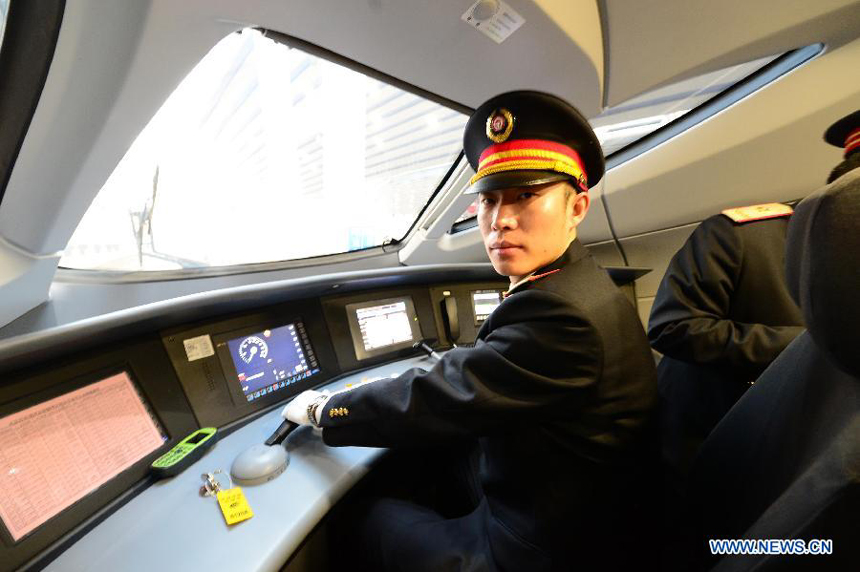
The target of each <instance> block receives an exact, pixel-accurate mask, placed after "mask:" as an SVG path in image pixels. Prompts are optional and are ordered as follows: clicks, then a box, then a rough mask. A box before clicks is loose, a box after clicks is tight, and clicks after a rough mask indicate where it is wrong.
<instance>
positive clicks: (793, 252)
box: [785, 169, 860, 376]
mask: <svg viewBox="0 0 860 572" xmlns="http://www.w3.org/2000/svg"><path fill="white" fill-rule="evenodd" d="M858 223H860V169H854V170H853V171H851V172H849V173H847V174H845V175H843V176H842V177H840V178H839V179H837V180H836V181H834V182H833V183H831V184H829V185H827V186H825V187H823V188H821V189H819V190H818V191H816V192H814V193H813V194H811V195H809V196H808V197H806V198H805V199H803V201H801V202H800V204H798V205H797V207H795V209H794V215H792V217H791V221H790V222H789V225H788V234H787V237H786V250H785V263H786V278H787V281H788V287H789V290H790V292H791V295H792V296H793V297H794V300H795V301H796V302H797V304H798V305H799V306H800V309H801V311H802V312H803V319H804V322H805V323H806V327H807V329H808V330H809V333H810V335H811V336H812V339H813V340H814V341H815V344H816V345H817V346H818V347H819V349H821V351H822V352H824V353H825V354H826V355H827V356H828V357H829V358H830V359H831V360H832V361H833V362H834V363H835V364H836V365H837V366H839V367H840V368H841V369H843V370H844V371H845V372H846V373H849V374H850V375H854V376H860V224H858Z"/></svg>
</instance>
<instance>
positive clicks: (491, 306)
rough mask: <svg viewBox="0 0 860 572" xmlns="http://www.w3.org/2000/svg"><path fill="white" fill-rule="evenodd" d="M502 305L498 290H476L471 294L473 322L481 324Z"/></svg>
mask: <svg viewBox="0 0 860 572" xmlns="http://www.w3.org/2000/svg"><path fill="white" fill-rule="evenodd" d="M501 303H502V293H501V292H499V291H498V290H477V291H475V292H472V309H473V310H474V311H475V322H477V323H481V322H483V321H484V320H486V319H487V317H489V315H490V314H492V313H493V310H495V309H496V307H498V305H499V304H501Z"/></svg>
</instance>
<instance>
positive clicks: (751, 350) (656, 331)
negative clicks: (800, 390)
mask: <svg viewBox="0 0 860 572" xmlns="http://www.w3.org/2000/svg"><path fill="white" fill-rule="evenodd" d="M788 221H789V217H788V216H783V217H779V218H770V219H764V220H758V221H750V222H745V223H735V222H734V221H732V220H731V219H729V218H728V217H727V216H725V215H716V216H712V217H710V218H708V219H706V220H704V221H703V222H702V223H701V224H700V225H699V226H698V227H697V228H696V230H695V231H693V234H692V235H691V236H690V238H689V239H688V240H687V242H686V243H685V244H684V246H683V247H681V250H679V251H678V252H677V253H676V254H675V256H674V257H673V258H672V261H671V262H670V263H669V268H668V269H667V270H666V274H665V276H664V277H663V281H662V282H661V283H660V287H659V289H658V290H657V296H656V298H655V300H654V306H653V307H652V309H651V317H650V320H649V324H648V338H649V339H650V341H651V345H652V346H653V347H654V349H656V350H657V351H659V352H662V353H663V354H664V357H663V359H662V360H661V362H660V365H659V367H658V370H657V371H658V377H659V385H660V396H661V399H662V401H663V408H664V412H663V423H664V435H663V445H664V454H665V455H667V457H668V459H667V460H668V461H669V463H670V464H671V465H672V466H675V467H678V468H679V469H680V470H681V472H682V473H685V472H686V470H687V469H688V468H689V463H690V462H691V461H692V457H693V456H694V455H695V452H696V450H697V449H698V446H699V445H700V444H701V442H702V441H703V440H704V438H705V437H707V435H708V433H710V431H711V429H713V428H714V426H716V424H717V423H718V422H719V420H720V419H721V418H722V417H723V416H724V415H725V414H726V413H727V412H728V410H729V409H730V408H731V406H732V405H733V404H734V403H735V402H736V401H737V400H738V399H739V398H740V396H741V395H742V394H743V393H744V391H746V389H747V388H748V387H749V384H750V383H751V382H753V381H755V379H756V378H757V377H758V376H759V375H760V374H761V373H762V371H764V369H765V368H766V367H767V366H768V365H769V364H770V363H771V362H772V361H773V360H774V358H776V356H778V355H779V353H780V352H781V351H782V350H783V349H784V348H785V347H786V346H787V345H788V344H789V343H790V342H791V341H792V340H793V339H794V338H795V337H796V336H797V335H798V334H800V332H801V331H802V330H803V327H802V323H803V321H802V317H801V314H800V309H799V308H798V307H797V305H796V304H795V303H794V301H793V300H792V298H791V296H790V295H789V292H788V289H787V287H786V282H785V233H786V228H787V227H788Z"/></svg>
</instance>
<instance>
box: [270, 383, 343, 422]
mask: <svg viewBox="0 0 860 572" xmlns="http://www.w3.org/2000/svg"><path fill="white" fill-rule="evenodd" d="M330 397H331V395H330V394H329V392H328V391H315V390H313V389H309V390H307V391H303V392H302V393H300V394H298V395H297V396H295V397H294V398H293V400H292V401H290V402H289V403H288V404H287V405H286V407H284V410H283V411H281V416H282V417H284V418H285V419H288V420H290V421H292V422H293V423H296V424H297V425H313V426H314V427H319V419H320V412H322V411H323V408H324V406H325V403H326V401H328V400H329V398H330Z"/></svg>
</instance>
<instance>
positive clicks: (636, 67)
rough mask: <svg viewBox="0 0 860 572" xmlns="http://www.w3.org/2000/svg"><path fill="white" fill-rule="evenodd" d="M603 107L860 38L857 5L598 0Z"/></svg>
mask: <svg viewBox="0 0 860 572" xmlns="http://www.w3.org/2000/svg"><path fill="white" fill-rule="evenodd" d="M603 13H604V20H605V22H606V28H607V30H606V32H605V33H606V35H607V36H608V39H607V42H606V46H607V55H608V58H607V59H608V62H609V63H608V69H607V78H608V80H607V82H606V95H607V99H606V101H607V105H610V106H611V105H616V104H618V103H621V102H622V101H624V100H626V99H629V98H630V97H633V96H635V95H638V94H640V93H642V92H643V91H646V90H648V89H651V88H654V87H657V86H659V85H663V84H666V83H669V82H672V81H675V80H679V79H682V78H687V77H691V76H694V75H697V74H700V73H704V72H708V71H713V70H716V69H720V68H724V67H727V66H731V65H734V64H740V63H744V62H748V61H752V60H754V59H757V58H760V57H764V56H769V55H775V54H778V53H782V52H786V51H788V50H791V49H794V48H798V47H801V46H806V45H809V44H815V43H825V44H828V45H829V46H830V47H834V46H838V45H841V44H844V43H846V42H848V41H850V40H852V39H854V38H856V37H857V36H858V33H860V1H858V0H814V1H810V0H756V1H753V2H751V1H749V0H723V1H720V2H714V1H713V0H687V1H685V2H677V1H673V0H649V1H648V2H636V1H632V0H603Z"/></svg>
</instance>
